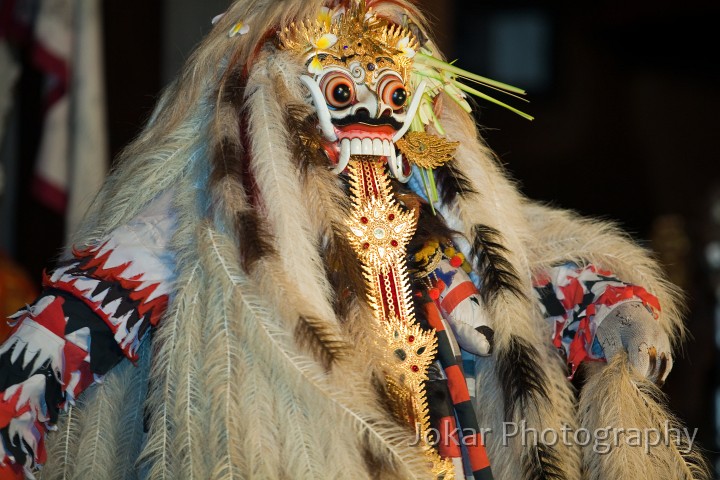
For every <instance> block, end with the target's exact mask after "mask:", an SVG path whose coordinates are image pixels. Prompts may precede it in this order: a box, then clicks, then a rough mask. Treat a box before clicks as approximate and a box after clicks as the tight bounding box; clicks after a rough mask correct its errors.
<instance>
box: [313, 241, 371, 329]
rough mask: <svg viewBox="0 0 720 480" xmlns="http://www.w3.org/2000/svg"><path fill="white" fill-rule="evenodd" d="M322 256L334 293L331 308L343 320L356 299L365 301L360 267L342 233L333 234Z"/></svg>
mask: <svg viewBox="0 0 720 480" xmlns="http://www.w3.org/2000/svg"><path fill="white" fill-rule="evenodd" d="M322 256H323V263H324V264H325V271H326V273H327V277H328V280H329V281H330V285H331V286H332V288H333V291H334V292H335V301H334V302H333V308H334V310H335V313H336V314H337V315H338V316H339V317H340V318H345V317H346V316H347V314H348V311H349V309H350V306H351V305H352V303H353V301H354V300H355V299H356V298H360V299H361V300H362V301H366V286H365V279H364V277H363V273H362V266H361V264H360V262H359V261H358V259H357V256H356V255H355V251H354V250H353V249H352V247H351V246H350V243H349V242H348V240H347V239H346V238H345V236H344V235H343V233H342V232H334V234H333V237H332V238H331V239H330V240H329V242H328V245H327V248H325V249H324V250H323V252H322Z"/></svg>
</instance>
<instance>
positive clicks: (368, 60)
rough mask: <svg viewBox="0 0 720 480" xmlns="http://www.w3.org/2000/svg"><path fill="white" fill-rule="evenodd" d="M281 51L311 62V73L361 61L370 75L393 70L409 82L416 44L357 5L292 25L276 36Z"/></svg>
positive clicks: (404, 31) (403, 31)
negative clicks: (286, 51) (290, 51)
mask: <svg viewBox="0 0 720 480" xmlns="http://www.w3.org/2000/svg"><path fill="white" fill-rule="evenodd" d="M278 37H279V40H280V48H282V49H284V50H292V51H294V52H296V53H297V54H298V55H300V56H302V57H303V58H304V59H306V60H308V59H312V60H311V62H310V64H309V69H310V71H311V73H319V70H321V69H322V68H326V67H328V66H331V65H339V66H342V67H345V68H347V67H349V65H350V63H353V62H360V65H362V66H363V68H365V67H369V66H370V65H372V67H369V68H367V73H368V74H369V76H370V77H372V74H373V72H376V73H377V72H380V71H382V70H383V69H385V68H392V69H393V70H395V71H397V72H399V73H400V74H401V76H402V78H403V80H404V81H405V83H407V82H408V80H409V74H410V69H411V68H412V64H413V60H412V58H413V57H414V56H415V52H416V50H417V48H418V43H417V40H416V39H415V37H414V36H413V34H412V33H411V32H410V30H409V29H407V28H404V27H400V26H398V25H395V24H392V23H390V22H388V21H387V20H385V19H381V18H378V17H377V16H376V15H375V13H374V12H373V11H372V10H371V9H368V8H367V7H366V5H365V2H364V1H362V2H359V3H357V4H354V5H353V6H352V7H350V8H349V9H348V10H347V11H345V12H342V13H335V14H334V15H329V14H328V13H327V12H321V14H319V15H318V17H317V18H314V19H305V20H302V21H299V22H297V23H295V22H293V23H291V24H290V25H289V26H288V27H285V28H284V29H283V30H282V31H281V32H280V33H279V34H278Z"/></svg>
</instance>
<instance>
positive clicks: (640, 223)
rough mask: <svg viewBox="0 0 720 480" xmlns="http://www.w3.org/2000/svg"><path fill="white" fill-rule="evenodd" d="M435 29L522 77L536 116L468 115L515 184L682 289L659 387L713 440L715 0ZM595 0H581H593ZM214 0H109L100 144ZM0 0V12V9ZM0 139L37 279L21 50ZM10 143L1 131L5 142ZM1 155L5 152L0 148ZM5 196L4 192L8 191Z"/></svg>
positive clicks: (23, 244)
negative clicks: (609, 225) (684, 315)
mask: <svg viewBox="0 0 720 480" xmlns="http://www.w3.org/2000/svg"><path fill="white" fill-rule="evenodd" d="M0 3H1V2H0ZM421 3H424V4H425V6H426V9H427V10H428V11H429V13H430V16H431V18H432V20H433V23H434V25H435V26H436V30H435V35H436V37H437V39H438V43H439V44H440V46H441V47H442V49H443V50H444V52H445V53H446V55H447V57H448V58H450V59H455V58H457V59H458V64H459V65H460V66H461V67H463V68H466V69H468V70H470V71H473V72H477V73H480V74H482V75H485V76H488V77H491V78H495V79H497V80H501V81H505V82H507V83H510V84H513V85H516V86H520V87H523V88H525V89H527V90H528V94H529V95H528V96H529V98H530V100H531V103H530V104H529V105H519V104H518V102H515V103H514V104H515V105H516V106H520V107H521V108H522V109H524V110H525V111H527V112H528V113H530V114H532V115H533V116H535V118H536V120H535V121H533V122H529V121H526V120H524V119H522V118H520V117H519V116H516V115H514V114H513V113H511V112H509V111H506V110H503V109H501V108H499V107H495V106H493V105H490V104H486V103H480V104H479V106H478V107H479V108H478V109H477V112H476V113H477V116H478V121H479V122H480V124H481V125H483V128H484V134H485V137H486V138H487V140H488V142H489V143H490V145H491V146H492V147H493V148H494V149H495V150H496V151H497V152H498V154H499V155H500V157H501V159H502V161H503V162H504V163H505V164H506V165H507V168H508V169H509V170H510V171H511V172H512V174H513V176H514V177H515V178H516V179H518V181H519V183H520V184H521V187H522V189H523V191H524V192H525V193H526V194H528V195H529V196H530V197H533V198H535V199H539V200H544V201H547V202H552V203H553V204H555V205H557V206H561V207H565V208H571V209H574V210H577V211H579V212H581V213H583V214H588V215H596V216H597V215H599V216H602V217H605V218H611V219H614V220H616V221H618V222H619V223H620V224H621V225H622V226H623V227H624V228H625V229H626V230H628V231H629V232H631V234H632V235H633V236H634V237H635V238H636V239H637V240H638V241H640V242H642V243H644V244H645V245H647V246H648V247H650V248H652V249H654V250H655V251H656V252H657V254H658V256H659V257H660V259H661V260H662V261H663V263H664V265H665V266H666V268H667V270H668V273H669V275H670V276H671V278H672V279H673V280H674V281H675V282H676V283H678V284H679V285H680V286H682V288H683V289H684V290H685V291H686V292H687V295H688V303H689V306H690V313H689V315H688V325H689V328H690V330H691V333H692V336H693V339H692V340H691V341H690V342H689V343H688V344H687V345H686V346H685V351H684V357H683V358H679V359H678V360H677V361H676V363H675V367H674V370H673V373H672V374H671V375H670V378H669V381H668V384H667V385H666V387H665V391H666V392H667V393H668V394H669V395H670V398H671V403H672V406H673V408H674V410H675V411H676V412H678V414H679V415H680V416H681V417H682V418H683V419H684V420H685V421H686V422H687V424H688V426H689V427H691V428H696V427H697V428H699V433H698V436H697V438H698V440H699V441H701V442H702V444H703V445H704V446H705V447H706V448H707V449H708V450H710V456H711V457H712V458H713V461H716V460H717V459H716V456H717V455H716V454H715V453H714V452H717V451H718V450H720V414H719V413H718V410H719V409H720V390H718V388H719V387H718V386H719V385H720V371H719V369H718V355H717V353H716V352H717V350H718V348H720V304H719V303H718V302H719V300H720V148H719V147H718V144H719V143H720V135H719V134H718V133H719V131H718V127H719V124H718V120H717V116H718V113H720V89H719V88H718V80H720V61H719V60H718V59H720V55H718V46H720V42H718V40H717V38H716V35H717V30H718V25H719V24H720V15H719V13H720V7H718V3H717V2H716V1H714V2H711V1H696V0H685V1H683V2H664V3H663V2H654V3H649V2H648V3H642V2H622V1H619V0H618V1H597V2H549V1H535V2H521V1H512V0H503V1H499V0H498V1H494V0H485V1H471V0H445V1H434V2H433V1H430V0H423V1H422V2H421ZM590 3H592V5H590ZM226 5H227V2H225V1H220V0H212V1H207V0H203V1H202V2H201V1H199V0H166V1H165V2H159V1H140V0H122V1H120V0H107V1H105V2H104V3H103V13H102V19H103V21H102V28H103V38H104V53H105V68H104V72H105V81H106V95H107V109H108V116H107V117H108V135H109V137H108V141H109V148H110V151H111V155H112V157H114V156H115V155H116V154H117V153H118V152H119V151H120V149H121V148H122V147H123V146H124V145H125V144H127V143H128V142H129V141H130V140H131V139H132V138H133V136H135V135H136V134H137V133H138V131H139V130H140V128H141V127H142V125H143V123H144V121H145V120H146V119H147V117H148V115H149V113H150V111H151V109H152V107H153V105H154V103H155V102H156V100H157V98H158V93H159V92H160V90H161V89H162V87H163V85H165V84H166V83H167V82H168V81H169V79H170V78H172V76H173V75H175V73H176V72H177V71H178V70H179V68H180V66H181V64H182V62H183V60H184V59H185V58H186V56H187V55H188V53H189V52H190V50H191V48H192V46H193V45H194V44H195V43H196V42H197V41H198V40H199V39H200V38H201V37H202V35H203V34H204V33H205V32H207V31H208V30H209V29H210V19H211V18H212V17H213V16H214V15H215V14H218V13H221V12H222V11H223V10H224V9H225V6H226ZM0 13H1V12H0ZM16 54H17V58H18V59H19V61H20V63H21V65H22V66H23V69H22V73H21V78H20V81H19V83H18V84H17V87H16V90H15V93H14V95H16V103H15V107H14V110H13V115H12V118H13V120H12V122H11V127H8V128H7V129H6V130H7V135H6V138H5V141H4V144H5V147H4V148H5V150H6V151H7V149H8V148H10V150H11V152H12V155H14V158H16V159H18V162H17V164H16V166H17V168H16V169H15V170H14V173H13V177H12V178H10V179H6V183H7V182H12V185H13V186H14V192H15V193H14V198H13V199H12V201H13V202H14V203H13V205H15V208H14V209H13V212H11V214H7V213H6V215H5V218H3V220H2V224H0V233H2V234H1V235H0V240H1V241H2V242H3V243H2V244H0V250H3V251H4V252H5V254H6V257H7V258H9V259H10V260H12V261H14V262H15V263H16V264H17V265H19V266H20V267H22V268H24V269H25V270H26V271H27V272H28V273H29V275H30V277H31V278H32V279H33V281H35V282H36V283H38V282H39V280H40V275H41V271H42V269H43V268H44V267H45V266H46V265H48V264H49V263H51V262H52V260H53V258H54V257H55V256H56V255H57V253H58V251H59V250H60V248H61V245H62V242H63V238H64V234H65V232H64V223H63V218H62V216H61V215H58V214H56V213H54V212H52V211H51V210H49V209H47V208H46V207H43V206H41V205H40V204H39V203H38V202H37V201H36V200H35V199H34V198H33V197H32V196H31V195H30V194H29V188H28V187H27V185H29V181H30V177H31V175H32V171H33V162H34V159H35V157H36V155H37V146H38V132H39V131H40V130H41V121H42V102H41V100H40V95H39V93H40V90H41V88H42V82H41V79H40V76H39V74H38V73H37V72H34V71H33V69H32V68H31V65H30V61H29V57H28V56H27V54H25V53H23V52H22V51H21V50H18V51H17V52H16ZM8 144H9V145H10V146H9V147H8ZM6 158H7V157H6ZM5 197H6V198H4V201H5V202H6V203H7V202H8V199H7V193H6V195H5Z"/></svg>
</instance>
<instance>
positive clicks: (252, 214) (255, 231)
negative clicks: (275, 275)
mask: <svg viewBox="0 0 720 480" xmlns="http://www.w3.org/2000/svg"><path fill="white" fill-rule="evenodd" d="M235 228H236V229H237V230H236V234H237V238H238V239H239V242H240V262H241V264H242V267H243V269H244V270H245V271H246V272H249V271H250V270H251V269H252V268H253V266H254V265H255V264H256V263H257V262H258V261H259V260H261V259H262V258H264V257H266V256H269V255H272V254H273V253H274V252H275V249H274V248H273V245H272V239H271V236H270V233H268V232H267V230H266V228H265V225H264V224H263V222H262V220H261V219H260V217H259V216H258V213H257V211H255V210H244V211H242V212H238V213H237V214H236V217H235Z"/></svg>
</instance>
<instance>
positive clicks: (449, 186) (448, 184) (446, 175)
mask: <svg viewBox="0 0 720 480" xmlns="http://www.w3.org/2000/svg"><path fill="white" fill-rule="evenodd" d="M435 184H436V185H437V187H438V194H439V195H440V201H441V202H442V203H443V205H451V204H452V203H453V202H455V199H456V198H457V197H458V196H463V195H467V194H471V193H477V191H476V190H475V189H474V188H473V186H472V183H471V182H470V179H468V178H467V177H466V176H465V175H464V174H463V173H462V172H461V171H460V170H458V169H457V168H456V167H455V161H450V162H448V163H446V164H445V165H442V166H440V167H438V168H436V169H435Z"/></svg>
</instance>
